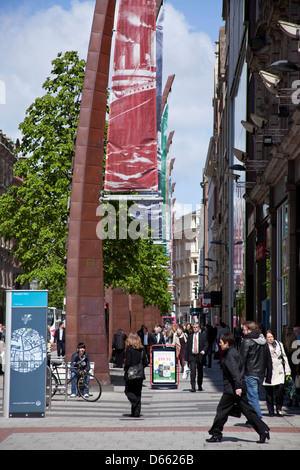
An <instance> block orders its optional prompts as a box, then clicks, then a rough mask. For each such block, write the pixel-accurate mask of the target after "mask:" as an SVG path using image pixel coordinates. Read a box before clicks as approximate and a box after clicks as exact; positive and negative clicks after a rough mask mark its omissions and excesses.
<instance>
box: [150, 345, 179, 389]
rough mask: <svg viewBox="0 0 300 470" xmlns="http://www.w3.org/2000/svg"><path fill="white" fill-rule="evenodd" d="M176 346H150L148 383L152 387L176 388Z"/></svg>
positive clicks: (177, 379)
mask: <svg viewBox="0 0 300 470" xmlns="http://www.w3.org/2000/svg"><path fill="white" fill-rule="evenodd" d="M178 358H179V351H178V347H177V346H171V345H163V344H158V345H155V344H154V345H153V346H151V348H150V383H151V387H152V388H177V387H178V382H179V367H178Z"/></svg>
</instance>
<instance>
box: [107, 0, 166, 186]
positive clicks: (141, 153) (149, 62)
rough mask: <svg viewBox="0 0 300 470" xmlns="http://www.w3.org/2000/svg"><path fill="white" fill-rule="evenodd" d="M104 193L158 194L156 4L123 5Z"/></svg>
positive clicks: (126, 0)
mask: <svg viewBox="0 0 300 470" xmlns="http://www.w3.org/2000/svg"><path fill="white" fill-rule="evenodd" d="M113 65H114V66H113V73H112V85H111V94H110V98H111V102H110V109H109V119H108V134H107V152H106V167H105V185H104V190H105V191H111V192H128V191H138V192H139V191H141V192H143V191H157V190H158V176H157V121H156V0H148V1H147V2H146V1H145V0H120V5H119V12H118V23H117V31H116V37H115V51H114V63H113Z"/></svg>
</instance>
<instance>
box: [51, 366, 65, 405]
mask: <svg viewBox="0 0 300 470" xmlns="http://www.w3.org/2000/svg"><path fill="white" fill-rule="evenodd" d="M53 363H55V365H56V367H57V368H58V369H59V370H58V374H59V379H60V380H61V384H58V386H57V390H63V391H64V395H65V401H66V400H67V398H68V364H67V363H66V361H65V360H64V359H63V358H61V357H51V360H50V364H51V365H50V367H51V368H52V364H53ZM54 372H55V371H54Z"/></svg>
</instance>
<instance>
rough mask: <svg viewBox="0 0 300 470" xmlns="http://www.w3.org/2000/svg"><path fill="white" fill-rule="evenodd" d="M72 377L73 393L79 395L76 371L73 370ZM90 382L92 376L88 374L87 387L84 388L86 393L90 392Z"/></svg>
mask: <svg viewBox="0 0 300 470" xmlns="http://www.w3.org/2000/svg"><path fill="white" fill-rule="evenodd" d="M71 378H72V382H71V394H72V395H77V390H76V380H77V379H76V372H71ZM89 383H90V376H89V375H87V376H86V379H85V384H86V386H87V387H86V388H85V389H84V393H89V392H88V385H89Z"/></svg>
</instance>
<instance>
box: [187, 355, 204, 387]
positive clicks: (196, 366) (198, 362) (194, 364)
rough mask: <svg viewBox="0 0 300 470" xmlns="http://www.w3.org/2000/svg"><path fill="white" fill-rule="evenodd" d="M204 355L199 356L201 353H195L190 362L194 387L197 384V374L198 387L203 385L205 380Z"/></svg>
mask: <svg viewBox="0 0 300 470" xmlns="http://www.w3.org/2000/svg"><path fill="white" fill-rule="evenodd" d="M202 359H204V356H203V357H199V354H193V356H192V360H191V362H190V363H189V368H190V371H191V386H192V388H194V387H195V386H196V376H197V384H198V387H201V386H202V382H203V360H202Z"/></svg>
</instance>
